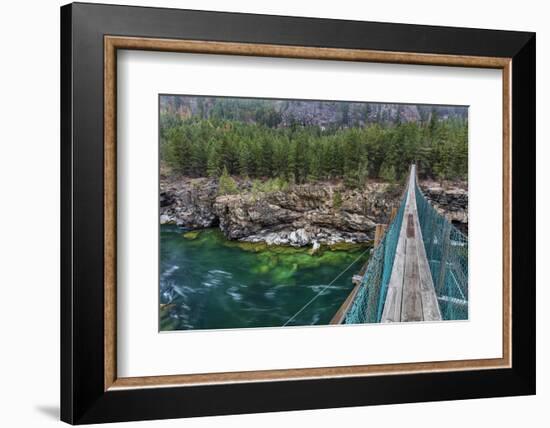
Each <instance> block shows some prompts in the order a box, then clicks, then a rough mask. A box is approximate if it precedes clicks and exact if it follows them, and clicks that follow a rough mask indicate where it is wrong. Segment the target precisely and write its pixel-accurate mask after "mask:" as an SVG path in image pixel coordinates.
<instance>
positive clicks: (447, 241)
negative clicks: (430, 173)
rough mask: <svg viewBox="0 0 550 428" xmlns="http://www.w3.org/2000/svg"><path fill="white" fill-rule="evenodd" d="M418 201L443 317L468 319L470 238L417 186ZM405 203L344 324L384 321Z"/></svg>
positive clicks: (376, 252)
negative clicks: (383, 316)
mask: <svg viewBox="0 0 550 428" xmlns="http://www.w3.org/2000/svg"><path fill="white" fill-rule="evenodd" d="M405 195H406V193H405ZM415 197H416V205H417V210H418V220H419V222H420V228H421V231H422V239H423V242H424V247H425V249H426V256H427V258H428V263H429V265H430V271H431V274H432V279H433V283H434V288H435V292H436V295H437V300H438V303H439V308H440V310H441V316H442V318H443V319H444V320H464V319H468V238H467V237H466V236H465V235H464V234H462V233H461V232H460V231H459V230H458V229H457V228H456V227H454V226H453V225H452V224H451V223H450V222H449V221H447V220H446V219H445V217H444V216H442V215H441V214H439V213H438V212H437V211H436V210H435V209H434V208H433V207H432V206H431V205H430V203H429V202H428V200H427V199H426V198H425V196H424V194H423V193H422V191H421V190H420V188H419V187H418V185H417V184H415ZM406 199H407V198H406V196H405V197H403V200H402V201H401V205H400V207H399V210H398V212H397V215H396V216H395V218H394V220H393V221H392V223H391V225H390V226H389V228H388V230H387V232H386V234H385V236H384V238H383V239H382V241H381V242H380V243H379V245H378V246H377V247H376V248H374V249H373V252H372V255H371V258H370V259H369V262H368V265H367V268H366V272H365V275H364V276H363V280H362V282H361V285H360V288H359V291H358V292H357V295H356V296H355V299H354V301H353V303H352V305H351V307H350V308H349V310H348V312H347V314H346V316H345V318H344V321H343V323H344V324H360V323H376V322H380V319H381V318H382V312H383V310H384V303H385V300H386V293H387V289H388V283H389V280H390V276H391V272H392V269H393V260H394V258H395V251H396V248H397V242H398V240H399V233H400V230H401V224H402V221H403V212H404V210H405V202H406Z"/></svg>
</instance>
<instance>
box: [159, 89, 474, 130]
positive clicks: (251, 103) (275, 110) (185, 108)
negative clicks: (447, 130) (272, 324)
mask: <svg viewBox="0 0 550 428" xmlns="http://www.w3.org/2000/svg"><path fill="white" fill-rule="evenodd" d="M160 108H161V112H171V113H174V114H177V115H179V116H181V117H184V118H187V117H192V116H194V117H201V118H210V117H213V116H217V117H222V118H229V119H234V120H240V121H244V122H257V121H262V123H267V124H270V126H282V127H287V126H291V125H292V124H293V123H299V124H303V125H310V126H319V127H321V128H327V127H330V126H339V127H342V126H343V127H346V126H364V125H365V124H370V123H399V122H423V123H427V122H429V121H430V119H431V117H432V114H434V112H435V113H436V114H437V116H438V117H439V118H440V119H447V118H460V119H467V118H468V109H467V107H464V106H435V105H417V104H391V103H367V102H341V101H302V100H266V99H252V98H243V99H240V98H221V97H197V96H180V95H177V96H175V95H174V96H173V95H163V96H161V99H160Z"/></svg>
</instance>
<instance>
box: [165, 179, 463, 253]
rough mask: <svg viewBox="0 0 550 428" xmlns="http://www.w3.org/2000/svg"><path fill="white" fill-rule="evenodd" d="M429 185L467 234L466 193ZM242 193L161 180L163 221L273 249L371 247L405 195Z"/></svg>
mask: <svg viewBox="0 0 550 428" xmlns="http://www.w3.org/2000/svg"><path fill="white" fill-rule="evenodd" d="M428 184H429V185H428V186H426V187H425V189H424V190H425V193H426V196H427V197H428V198H429V199H430V200H431V201H433V202H434V205H435V206H436V208H437V209H439V210H440V211H441V212H443V213H444V214H445V215H447V216H448V218H449V219H450V220H452V221H453V222H454V223H460V224H462V223H466V225H465V227H466V228H467V219H468V215H467V204H468V197H467V191H466V190H463V189H460V188H443V187H440V186H439V187H438V186H437V185H436V184H435V183H428ZM238 187H239V193H238V194H234V195H221V196H220V195H218V185H217V182H216V180H212V179H207V178H196V179H190V178H180V179H177V180H171V181H168V180H162V181H161V193H160V214H161V215H160V221H161V223H174V224H177V225H179V226H182V227H187V228H192V229H200V228H207V227H219V228H220V229H221V230H222V231H223V233H224V234H225V236H226V237H227V238H228V239H234V240H241V241H247V242H266V243H267V244H270V245H271V244H273V245H292V246H305V245H318V244H328V245H332V244H337V243H340V242H348V243H354V242H366V241H370V240H372V239H374V230H375V227H376V224H378V223H387V222H388V217H389V214H390V213H391V210H392V208H393V207H397V206H398V205H399V202H400V199H401V195H402V188H401V186H397V185H391V184H388V183H369V184H367V185H366V186H365V188H363V189H362V190H357V189H354V190H350V189H345V188H344V187H343V185H341V184H335V183H322V184H319V183H318V184H308V185H299V186H291V187H290V188H289V189H287V190H284V191H273V192H255V191H253V190H252V185H251V183H250V182H248V181H246V180H242V181H239V182H238Z"/></svg>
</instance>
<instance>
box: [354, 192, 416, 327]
mask: <svg viewBox="0 0 550 428" xmlns="http://www.w3.org/2000/svg"><path fill="white" fill-rule="evenodd" d="M406 200H407V198H406V197H404V198H403V200H402V201H401V205H400V207H399V210H398V211H397V214H396V216H395V218H394V219H393V221H392V223H391V224H390V226H389V227H388V229H387V231H386V234H385V235H384V238H383V239H382V241H380V243H379V244H378V246H377V247H376V248H374V249H373V252H372V255H371V257H370V259H369V262H368V265H367V270H366V272H365V275H364V276H363V281H362V282H361V285H360V288H359V291H358V292H357V295H356V296H355V299H354V301H353V303H352V305H351V307H350V309H349V310H348V312H347V314H346V317H345V319H344V321H343V323H344V324H360V323H375V322H380V319H381V318H382V311H383V310H384V301H385V300H386V292H387V290H388V282H389V281H390V275H391V271H392V268H393V260H394V258H395V250H396V248H397V241H398V240H399V231H400V230H401V223H402V221H403V212H404V211H405V201H406Z"/></svg>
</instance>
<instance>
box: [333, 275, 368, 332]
mask: <svg viewBox="0 0 550 428" xmlns="http://www.w3.org/2000/svg"><path fill="white" fill-rule="evenodd" d="M359 287H361V283H359V284H356V285H355V287H353V290H351V293H349V295H348V297H347V298H346V300H344V303H342V305H341V306H340V308H339V309H338V311H337V312H336V313H335V314H334V316H333V317H332V319H331V320H330V323H329V324H342V322H344V319H345V318H346V314H347V313H348V311H349V309H350V308H351V305H352V303H353V301H354V300H355V296H357V293H358V292H359Z"/></svg>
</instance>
